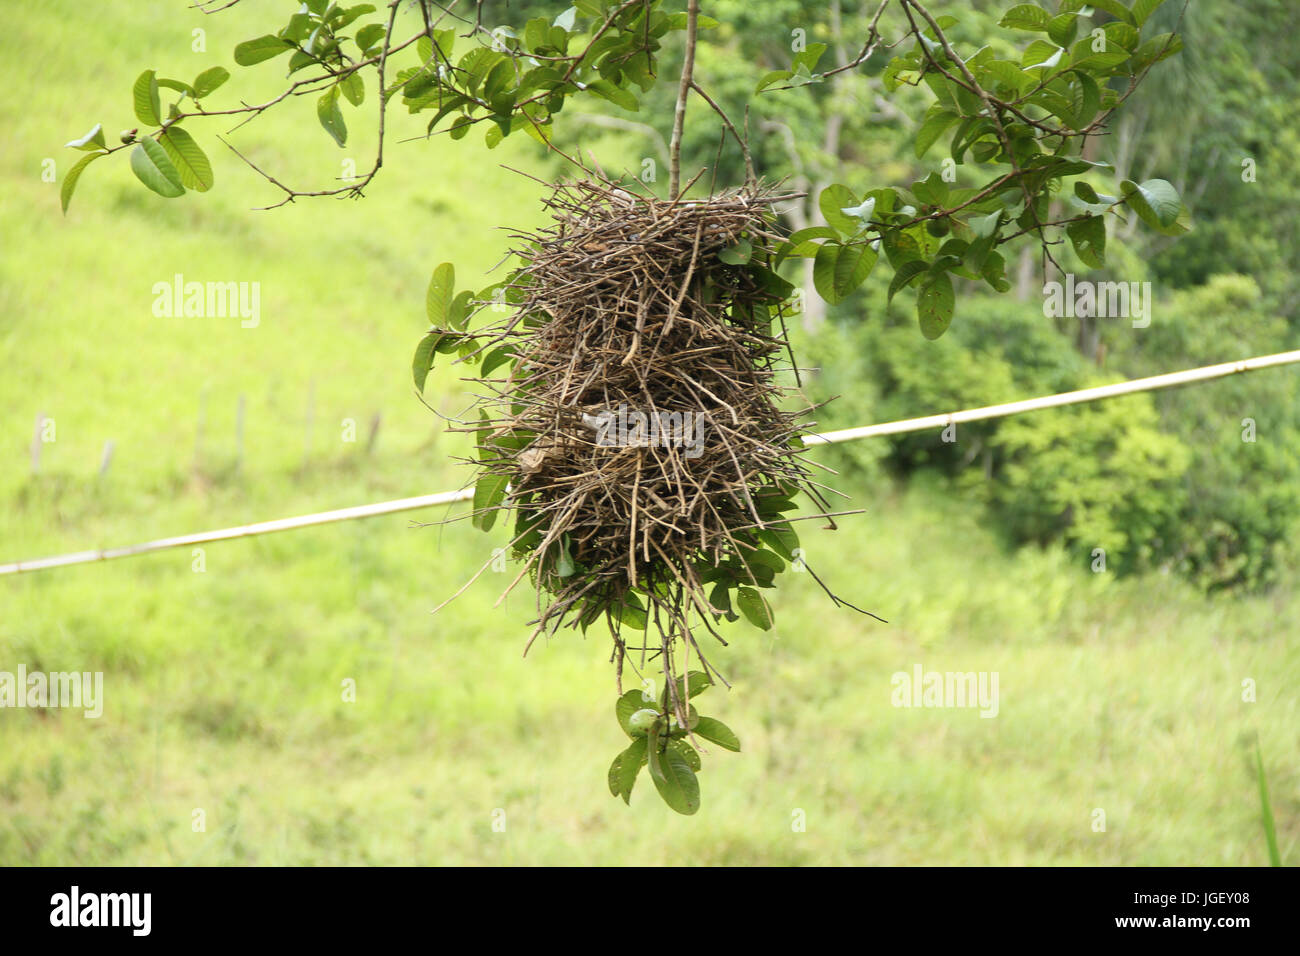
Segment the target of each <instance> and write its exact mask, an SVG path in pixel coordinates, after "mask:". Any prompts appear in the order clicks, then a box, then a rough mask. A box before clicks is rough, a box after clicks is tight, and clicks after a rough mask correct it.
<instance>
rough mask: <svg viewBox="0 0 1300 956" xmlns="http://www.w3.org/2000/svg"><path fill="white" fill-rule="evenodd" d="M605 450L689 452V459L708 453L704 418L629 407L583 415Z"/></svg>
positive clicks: (690, 414) (681, 413)
mask: <svg viewBox="0 0 1300 956" xmlns="http://www.w3.org/2000/svg"><path fill="white" fill-rule="evenodd" d="M582 421H583V424H585V425H586V426H587V427H588V428H590V429H592V430H593V431H595V433H596V444H597V445H601V446H604V447H620V448H622V447H628V446H633V447H636V446H641V447H647V446H656V447H659V448H671V447H678V448H683V449H685V454H686V457H687V458H699V457H700V455H702V454H704V415H703V414H702V413H700V412H651V413H649V414H646V413H645V412H638V411H634V410H632V409H629V408H628V407H627V406H626V405H619V406H618V408H617V409H615V410H614V411H610V410H609V409H605V410H604V411H601V412H599V413H598V414H595V415H588V414H586V413H584V414H583V416H582Z"/></svg>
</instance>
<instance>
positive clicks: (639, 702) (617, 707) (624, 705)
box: [614, 689, 655, 740]
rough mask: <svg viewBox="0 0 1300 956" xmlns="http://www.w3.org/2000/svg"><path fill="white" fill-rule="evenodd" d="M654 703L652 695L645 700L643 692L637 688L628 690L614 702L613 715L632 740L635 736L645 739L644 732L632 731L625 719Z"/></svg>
mask: <svg viewBox="0 0 1300 956" xmlns="http://www.w3.org/2000/svg"><path fill="white" fill-rule="evenodd" d="M654 703H655V702H654V698H653V697H651V698H650V699H649V700H646V696H645V694H644V693H643V692H642V691H641V690H639V689H637V690H629V691H627V692H626V693H625V694H624V695H623V696H622V697H620V698H619V699H618V700H617V701H616V702H615V704H614V716H615V717H616V718H617V719H618V725H619V726H620V727H622V728H623V733H625V734H627V735H628V736H629V737H631V738H633V739H634V740H635V739H636V738H637V737H641V738H642V739H645V735H644V734H637V733H634V732H633V730H632V728H631V727H630V726H629V725H628V722H627V721H628V718H629V717H631V716H632V715H633V714H635V713H636V712H637V711H638V710H645V708H647V707H653V706H654Z"/></svg>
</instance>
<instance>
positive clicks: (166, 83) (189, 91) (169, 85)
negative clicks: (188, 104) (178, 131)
mask: <svg viewBox="0 0 1300 956" xmlns="http://www.w3.org/2000/svg"><path fill="white" fill-rule="evenodd" d="M158 86H159V87H160V88H162V89H167V90H175V91H176V92H177V93H184V94H185V95H187V96H193V95H194V87H192V86H190V85H189V84H188V83H184V82H182V81H181V80H169V79H166V78H164V77H159V78H158ZM171 108H172V110H173V112H175V110H176V106H175V104H172V107H171Z"/></svg>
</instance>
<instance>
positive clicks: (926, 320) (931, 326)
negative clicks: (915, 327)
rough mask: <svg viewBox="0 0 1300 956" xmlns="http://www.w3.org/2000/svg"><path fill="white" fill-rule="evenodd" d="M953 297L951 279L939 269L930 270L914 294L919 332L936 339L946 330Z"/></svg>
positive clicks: (950, 319)
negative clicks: (919, 326) (919, 288)
mask: <svg viewBox="0 0 1300 956" xmlns="http://www.w3.org/2000/svg"><path fill="white" fill-rule="evenodd" d="M954 303H955V299H954V296H953V291H952V279H950V278H949V277H948V273H946V272H944V271H942V270H940V271H939V272H931V273H930V275H929V277H928V278H927V279H926V280H925V282H923V283H921V290H920V292H918V293H917V296H916V316H917V319H918V320H919V321H920V323H921V334H922V335H924V336H925V337H926V338H927V339H937V338H938V337H939V336H941V335H943V333H944V332H946V331H947V330H948V324H949V323H950V322H952V310H953V306H954Z"/></svg>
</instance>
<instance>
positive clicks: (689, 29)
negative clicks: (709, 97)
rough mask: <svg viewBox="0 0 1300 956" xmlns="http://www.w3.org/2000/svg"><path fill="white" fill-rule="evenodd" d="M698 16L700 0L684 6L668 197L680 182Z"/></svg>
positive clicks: (674, 196)
mask: <svg viewBox="0 0 1300 956" xmlns="http://www.w3.org/2000/svg"><path fill="white" fill-rule="evenodd" d="M699 18H700V0H690V5H689V6H688V7H687V8H686V52H685V55H684V56H683V58H682V81H681V83H680V84H679V85H678V87H677V109H676V112H674V114H673V138H672V140H671V141H670V142H669V144H668V198H669V199H676V198H677V195H678V187H679V186H680V185H681V182H682V127H683V126H684V125H685V123H686V95H687V94H688V93H689V92H690V90H691V75H692V74H693V73H694V72H695V32H696V27H697V25H698V22H699Z"/></svg>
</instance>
